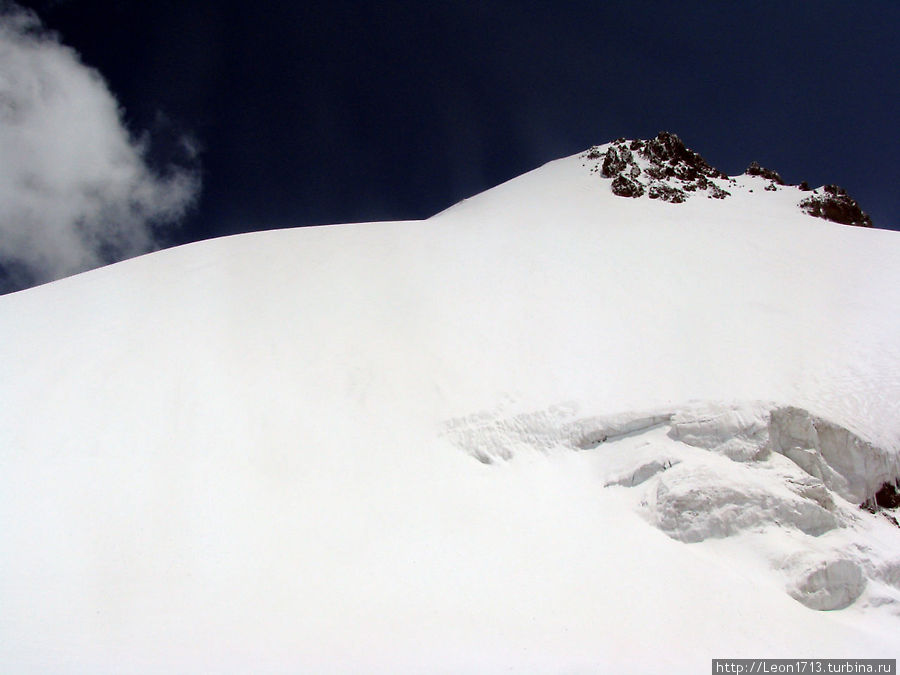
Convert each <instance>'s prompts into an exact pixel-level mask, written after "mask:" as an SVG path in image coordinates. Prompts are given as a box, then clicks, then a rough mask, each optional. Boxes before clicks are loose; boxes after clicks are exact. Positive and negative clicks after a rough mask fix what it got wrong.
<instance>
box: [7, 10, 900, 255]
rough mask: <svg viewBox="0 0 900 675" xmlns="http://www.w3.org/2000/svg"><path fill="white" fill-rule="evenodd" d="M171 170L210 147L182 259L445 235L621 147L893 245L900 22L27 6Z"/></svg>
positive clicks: (899, 205) (897, 215) (843, 14)
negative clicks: (832, 191)
mask: <svg viewBox="0 0 900 675" xmlns="http://www.w3.org/2000/svg"><path fill="white" fill-rule="evenodd" d="M20 4H22V5H25V6H28V7H31V8H32V9H34V10H36V11H37V12H38V14H39V15H40V17H41V18H42V19H43V21H44V23H45V24H46V25H47V26H48V27H49V28H51V29H54V30H56V31H58V32H59V34H60V36H61V39H62V41H63V42H65V43H66V44H68V45H70V46H72V47H74V48H75V49H76V50H77V51H78V52H79V53H80V54H81V56H82V58H83V60H84V62H85V63H87V64H88V65H90V66H93V67H95V68H97V69H98V70H99V71H100V72H101V73H102V75H103V76H104V77H105V78H106V80H107V82H108V84H109V86H110V88H111V90H112V92H113V93H114V95H115V96H116V97H117V99H118V100H119V102H120V104H121V105H122V107H123V109H124V111H125V119H126V121H127V123H128V125H129V127H130V128H131V129H132V130H133V131H135V132H139V131H141V130H147V129H149V130H151V136H152V138H153V145H152V147H153V157H154V160H155V161H158V162H160V164H161V165H162V164H165V163H167V162H171V161H173V160H176V161H180V160H181V159H183V158H182V157H180V156H179V153H180V152H181V151H180V150H179V146H178V145H177V144H176V143H174V142H172V140H173V139H175V138H177V137H178V136H179V134H182V133H185V132H186V133H189V134H190V135H191V136H193V137H194V138H195V139H196V141H197V142H198V144H199V146H200V148H201V153H200V155H199V164H200V167H201V169H202V173H203V192H202V195H201V198H200V202H199V204H198V206H197V207H196V209H195V210H194V212H193V213H192V214H191V215H190V216H189V217H188V218H187V220H186V221H185V222H184V224H183V227H182V229H181V230H180V232H179V233H178V234H176V235H175V236H174V239H173V241H172V243H181V242H185V241H190V240H193V239H200V238H207V237H212V236H217V235H221V234H230V233H234V232H241V231H248V230H254V229H268V228H273V227H287V226H296V225H308V224H321V223H339V222H348V221H360V220H379V219H406V218H422V217H427V216H430V215H432V214H434V213H436V212H438V211H440V210H442V209H444V208H446V207H448V206H450V205H451V204H453V203H455V202H456V201H458V200H460V199H462V198H463V197H467V196H469V195H472V194H474V193H477V192H480V191H482V190H484V189H487V188H489V187H492V186H494V185H496V184H498V183H500V182H502V181H504V180H507V179H509V178H512V177H513V176H516V175H518V174H521V173H523V172H525V171H528V170H530V169H532V168H535V167H536V166H539V165H540V164H542V163H544V162H547V161H549V160H551V159H555V158H557V157H561V156H564V155H569V154H573V153H575V152H578V151H580V150H582V149H584V148H586V147H588V146H590V145H591V144H594V143H603V142H606V141H608V140H612V139H614V138H616V137H620V136H625V137H648V136H651V135H654V134H656V132H658V131H659V130H662V129H666V130H670V131H674V132H675V133H678V134H679V135H680V136H681V137H682V138H683V139H684V140H685V142H686V143H687V144H688V145H689V146H690V147H692V148H693V149H695V150H697V151H698V152H700V153H701V154H703V155H704V157H705V158H706V159H707V160H708V161H709V162H710V163H711V164H713V165H714V166H716V167H718V168H720V169H722V170H723V171H725V172H727V173H730V174H734V173H740V172H741V171H742V170H743V169H744V168H745V167H746V166H747V164H748V163H749V162H750V161H751V160H757V161H759V162H760V163H761V164H763V165H764V166H770V167H771V168H774V169H776V170H778V171H780V172H781V174H782V175H783V176H784V177H785V179H786V180H787V181H789V182H795V183H796V182H799V181H801V180H807V181H809V182H810V183H811V184H813V185H819V184H822V183H838V184H840V185H843V186H844V187H845V188H847V190H848V191H849V192H850V194H851V195H852V196H853V197H855V198H856V199H857V200H858V201H859V202H860V204H861V205H862V206H863V208H864V209H866V210H867V211H868V212H869V213H870V214H871V215H872V217H873V220H874V222H875V225H876V226H879V227H888V228H892V229H900V188H898V186H900V168H898V167H900V162H898V159H897V158H898V155H900V133H898V122H900V114H898V113H900V94H898V83H900V57H898V54H900V49H898V42H897V35H898V34H900V3H898V2H896V0H885V1H871V2H862V1H860V2H845V1H842V2H815V3H813V2H785V1H784V0H781V1H773V2H741V3H737V2H719V3H711V2H677V3H676V2H597V1H596V0H594V1H590V2H503V1H488V0H483V1H479V2H473V3H468V2H441V1H435V2H391V1H389V0H380V1H379V2H322V3H306V2H298V1H296V0H292V1H281V0H265V1H263V2H257V3H248V2H228V1H220V2H209V1H194V0H154V1H153V2H129V1H127V0H62V1H60V0H44V1H40V0H38V1H35V2H22V3H20Z"/></svg>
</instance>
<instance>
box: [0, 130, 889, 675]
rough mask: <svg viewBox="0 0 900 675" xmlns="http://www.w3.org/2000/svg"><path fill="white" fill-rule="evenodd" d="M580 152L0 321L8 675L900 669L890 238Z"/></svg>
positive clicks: (167, 260) (1, 308)
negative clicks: (617, 171) (619, 175)
mask: <svg viewBox="0 0 900 675" xmlns="http://www.w3.org/2000/svg"><path fill="white" fill-rule="evenodd" d="M608 147H609V146H602V147H601V148H600V149H598V152H600V153H601V154H602V153H605V152H606V150H607V149H608ZM635 161H637V162H642V161H644V159H643V158H640V157H638V159H636V160H635ZM647 161H648V162H649V161H650V160H647ZM591 162H602V160H589V161H587V160H585V159H584V158H583V157H581V156H575V157H569V158H566V159H562V160H559V161H556V162H552V163H550V164H548V165H547V166H544V167H542V168H540V169H537V170H535V171H533V172H530V173H528V174H525V175H524V176H521V177H519V178H516V179H514V180H512V181H509V182H507V183H505V184H503V185H500V186H498V187H496V188H494V189H493V190H489V191H488V192H486V193H483V194H481V195H477V196H475V197H473V198H471V199H468V200H465V201H463V202H461V203H460V204H457V205H456V206H454V207H452V208H450V209H448V210H446V211H444V212H442V213H440V214H438V215H436V216H434V217H433V218H431V219H429V220H427V221H417V222H387V223H363V224H352V225H340V226H329V227H315V228H302V229H296V230H279V231H271V232H260V233H254V234H248V235H239V236H234V237H228V238H223V239H216V240H211V241H205V242H201V243H196V244H191V245H188V246H184V247H179V248H174V249H170V250H166V251H161V252H158V253H154V254H151V255H147V256H143V257H139V258H135V259H132V260H129V261H125V262H123V263H119V264H116V265H113V266H109V267H105V268H102V269H98V270H94V271H92V272H88V273H85V274H82V275H79V276H75V277H72V278H69V279H64V280H61V281H58V282H54V283H51V284H47V285H45V286H42V287H38V288H33V289H29V290H27V291H23V292H20V293H15V294H11V295H8V296H4V297H2V298H0V335H2V340H0V530H2V532H3V537H2V538H0V570H2V574H0V608H2V610H0V669H2V670H3V671H4V672H42V673H57V672H58V673H62V672H91V673H113V672H148V673H149V672H219V673H229V672H232V673H243V672H331V673H334V672H391V673H397V672H447V673H461V672H472V673H476V672H477V673H485V672H509V671H514V672H535V673H549V672H624V673H654V672H659V670H660V668H661V664H663V665H664V668H665V670H666V672H672V673H695V672H702V671H706V670H708V669H709V663H710V659H711V658H712V657H713V656H729V657H747V658H751V657H752V658H760V657H773V658H775V657H781V658H796V657H797V656H798V655H816V656H817V657H832V658H843V657H846V658H859V657H868V656H870V657H878V658H889V657H892V655H896V645H897V640H896V637H897V634H898V632H900V571H898V570H900V528H898V527H897V526H896V525H894V524H893V523H892V522H891V521H890V519H889V517H894V516H896V511H897V510H896V509H880V510H879V509H876V511H877V512H875V513H870V512H868V511H866V510H863V509H860V508H859V504H860V503H861V502H863V501H864V500H867V499H869V498H870V497H871V496H872V495H873V494H874V493H875V492H877V490H878V489H879V486H880V484H881V482H883V481H896V480H897V478H898V477H900V472H898V464H897V462H898V456H900V312H898V311H897V308H898V307H900V266H898V265H897V260H898V259H900V236H898V235H897V233H894V232H887V231H881V230H874V229H868V228H854V227H847V226H843V225H838V224H836V223H830V222H827V221H824V220H820V219H815V218H811V217H809V216H808V215H806V214H804V213H802V212H801V211H800V210H799V209H798V207H797V203H798V201H799V200H800V199H801V197H802V196H803V194H807V195H808V194H809V193H802V192H801V191H800V189H799V188H794V187H790V186H778V185H776V186H775V187H776V189H774V190H767V189H765V188H766V186H767V185H769V184H770V183H771V181H770V180H769V179H767V178H765V177H763V176H753V175H744V176H737V177H733V178H731V179H725V178H715V177H712V178H708V180H709V181H711V182H712V183H720V184H721V185H722V186H723V187H722V189H725V187H727V190H728V192H730V193H731V196H730V197H728V198H727V199H715V198H709V199H707V198H702V199H701V198H699V193H698V191H696V190H695V191H694V192H693V196H692V197H690V198H688V199H686V200H685V201H684V202H682V203H678V204H669V203H665V202H662V201H660V200H659V199H656V200H654V199H650V196H649V194H645V195H644V196H642V197H640V198H637V199H621V198H619V197H617V196H616V195H614V194H613V193H612V191H611V188H610V185H609V181H608V180H603V179H599V177H598V176H597V175H596V174H595V173H592V171H591V166H590V163H591ZM679 182H682V181H679ZM679 189H681V188H679ZM688 192H690V191H688ZM870 505H871V504H870ZM816 610H832V611H816Z"/></svg>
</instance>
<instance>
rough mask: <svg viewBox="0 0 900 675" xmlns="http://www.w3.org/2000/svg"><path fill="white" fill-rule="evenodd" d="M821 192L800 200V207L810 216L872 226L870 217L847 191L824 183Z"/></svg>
mask: <svg viewBox="0 0 900 675" xmlns="http://www.w3.org/2000/svg"><path fill="white" fill-rule="evenodd" d="M822 191H823V194H818V191H817V193H816V194H813V195H811V196H809V197H807V198H806V199H804V200H803V201H802V202H800V208H801V209H803V210H804V211H806V213H808V214H809V215H811V216H815V217H816V218H824V219H825V220H830V221H832V222H835V223H842V224H844V225H855V226H857V227H872V219H871V218H870V217H869V215H868V214H867V213H866V212H865V211H863V210H862V208H860V206H859V204H858V203H857V201H856V200H855V199H853V198H852V197H850V195H848V194H847V191H846V190H845V189H844V188H842V187H839V186H837V185H826V186H824V187H823V188H822Z"/></svg>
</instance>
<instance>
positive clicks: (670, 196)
mask: <svg viewBox="0 0 900 675" xmlns="http://www.w3.org/2000/svg"><path fill="white" fill-rule="evenodd" d="M649 195H650V199H661V200H663V201H664V202H671V203H673V204H680V203H682V202H683V201H684V200H685V199H686V198H687V195H685V194H684V192H683V191H682V190H679V189H678V188H673V187H670V186H668V185H664V184H657V185H651V186H650V192H649Z"/></svg>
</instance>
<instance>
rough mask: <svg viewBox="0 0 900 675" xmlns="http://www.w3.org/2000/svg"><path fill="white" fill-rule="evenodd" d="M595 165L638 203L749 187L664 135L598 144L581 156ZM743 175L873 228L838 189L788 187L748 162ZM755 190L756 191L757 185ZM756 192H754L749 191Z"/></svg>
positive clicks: (827, 214)
mask: <svg viewBox="0 0 900 675" xmlns="http://www.w3.org/2000/svg"><path fill="white" fill-rule="evenodd" d="M581 157H582V158H583V159H585V160H588V161H590V162H592V163H593V164H592V166H591V172H593V173H599V174H600V175H601V176H603V178H608V179H610V180H611V181H612V184H611V189H612V192H613V194H615V195H617V196H619V197H631V198H638V197H643V196H644V195H645V194H646V195H647V196H648V197H649V198H650V199H657V200H660V201H664V202H670V203H672V204H680V203H682V202H684V201H685V200H687V199H688V198H689V197H691V196H693V195H695V194H699V193H705V194H706V196H707V198H709V199H725V198H726V197H730V196H731V192H729V191H728V190H727V189H725V188H729V189H735V188H736V189H748V186H747V184H745V183H739V182H737V181H736V180H735V179H733V178H729V177H728V176H726V175H725V174H724V173H722V172H721V171H719V170H718V169H716V168H715V167H713V166H710V164H709V163H708V162H707V161H706V160H705V159H703V157H701V156H700V155H699V154H697V153H696V152H694V151H693V150H691V149H690V148H688V147H687V146H686V145H685V144H684V142H683V141H682V140H681V139H680V138H678V136H676V135H675V134H672V133H669V132H668V131H660V132H659V134H657V135H656V138H651V139H650V140H640V139H638V140H632V141H629V140H626V139H624V138H620V139H618V140H616V141H613V142H612V143H610V144H609V145H608V146H598V145H595V146H593V147H591V148H590V149H588V150H587V151H586V152H585V153H583V154H582V155H581ZM744 175H745V176H757V177H759V178H762V179H764V180H766V181H768V182H767V183H766V185H765V186H764V187H763V190H764V191H766V192H777V191H779V190H781V189H795V190H798V191H800V192H812V193H813V194H811V195H810V196H808V197H806V198H805V199H803V201H801V202H799V206H800V208H801V209H802V210H803V211H805V212H806V213H808V214H809V215H811V216H815V217H817V218H824V219H825V220H831V221H833V222H836V223H843V224H845V225H856V226H860V227H872V219H871V218H870V217H869V216H868V215H867V214H866V213H865V212H864V211H863V210H862V209H861V208H860V206H859V204H858V203H857V202H856V201H855V200H853V199H851V198H850V196H849V195H848V194H847V192H846V191H845V190H844V189H843V188H840V187H838V186H837V185H826V186H824V187H823V188H822V189H821V190H812V189H811V188H810V187H809V184H808V183H807V182H806V181H803V182H802V183H800V185H799V186H792V185H789V184H787V183H785V181H784V179H783V178H782V177H781V174H779V173H778V172H777V171H774V170H772V169H767V168H765V167H763V166H760V165H759V163H758V162H750V165H749V166H748V167H747V169H746V171H745V172H744ZM753 187H758V186H757V185H755V184H753ZM748 191H749V192H753V189H752V188H749V189H748Z"/></svg>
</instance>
